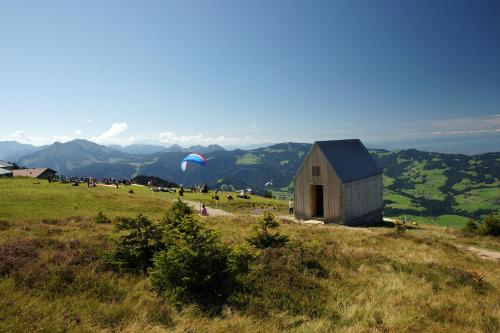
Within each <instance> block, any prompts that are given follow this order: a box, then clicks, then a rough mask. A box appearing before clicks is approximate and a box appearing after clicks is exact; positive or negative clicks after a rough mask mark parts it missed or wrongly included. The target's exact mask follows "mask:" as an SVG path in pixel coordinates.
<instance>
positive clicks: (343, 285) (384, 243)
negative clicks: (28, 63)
mask: <svg viewBox="0 0 500 333" xmlns="http://www.w3.org/2000/svg"><path fill="white" fill-rule="evenodd" d="M132 188H133V189H134V193H133V194H129V193H128V188H121V189H116V188H112V187H102V188H90V189H89V188H87V187H86V186H80V187H71V186H70V185H65V184H48V183H44V182H42V183H41V184H40V185H37V184H33V181H32V180H29V179H14V180H0V252H1V253H2V257H1V258H0V318H1V320H0V332H26V331H51V332H52V331H82V332H102V331H105V332H106V331H108V332H111V331H126V332H144V331H152V332H282V331H289V332H379V331H382V332H423V331H426V332H495V331H499V330H500V320H499V318H500V298H499V295H500V293H499V288H500V266H499V265H498V263H495V262H493V261H488V260H483V259H480V258H478V257H476V256H475V255H473V254H471V253H469V252H467V251H466V250H465V249H463V248H462V246H469V245H474V246H476V247H482V248H488V249H492V250H495V249H496V250H500V243H499V241H498V239H493V238H487V237H486V238H479V237H466V236H464V235H463V234H461V233H460V232H459V231H453V230H446V229H444V228H436V227H433V226H423V225H419V226H417V227H415V228H413V229H409V230H407V231H406V232H404V233H400V232H396V231H395V230H394V228H346V227H341V226H333V225H332V226H330V225H329V226H304V225H297V224H287V223H284V224H281V226H280V227H279V231H280V232H281V233H284V234H287V235H289V236H290V238H291V240H292V245H290V246H289V247H286V248H285V249H283V250H276V251H260V250H259V251H260V252H259V251H257V252H256V255H258V258H259V259H258V260H257V261H256V262H255V263H254V264H253V266H252V270H253V272H254V273H253V275H251V276H250V277H249V278H248V280H249V281H246V282H245V283H249V284H248V287H247V288H250V286H252V288H253V289H250V290H252V292H251V293H248V292H247V293H246V294H244V295H246V296H245V300H246V302H245V303H244V304H245V305H244V306H243V305H242V303H241V299H240V300H239V301H237V300H236V301H235V300H233V301H231V302H229V303H228V304H227V305H226V306H225V308H224V309H223V311H222V313H221V314H218V315H215V316H209V315H207V314H205V313H203V312H202V311H201V310H199V309H198V308H197V307H196V306H187V307H181V308H177V307H175V306H173V305H172V304H170V303H169V302H168V301H164V300H162V299H160V298H158V297H157V296H156V295H155V294H154V292H153V291H152V289H151V286H150V284H149V281H148V279H147V277H145V276H143V275H137V274H132V273H126V272H121V271H118V270H115V269H112V268H110V267H109V266H107V264H106V263H105V262H104V261H103V259H102V253H103V251H106V250H107V249H109V248H110V247H111V246H112V244H113V239H114V238H115V237H116V236H117V234H116V232H115V230H114V229H113V225H112V224H96V223H94V222H93V220H92V217H93V216H95V215H96V214H97V212H98V211H103V212H104V213H105V214H107V215H108V216H111V217H112V216H118V215H128V216H131V215H134V214H136V213H139V212H142V213H144V214H146V215H148V216H150V217H152V218H155V219H158V218H160V217H161V216H162V215H163V213H164V212H165V211H166V210H167V209H168V208H169V206H170V205H171V200H173V199H174V198H175V195H171V194H166V193H153V194H152V193H151V192H149V191H147V190H146V189H144V188H140V187H132ZM188 195H189V194H188ZM397 195H398V194H394V195H393V197H392V198H393V199H394V200H396V199H397V197H396V196H397ZM197 196H198V197H197V198H200V197H199V196H200V195H199V194H197ZM188 198H189V197H188ZM255 201H256V202H259V203H260V204H269V205H271V206H272V205H274V204H276V202H274V201H268V200H266V199H264V198H259V199H258V200H255ZM403 201H404V200H403V199H401V202H402V203H401V204H402V205H406V206H405V208H412V203H411V202H403ZM237 204H238V202H235V203H234V205H237ZM225 205H226V207H229V206H230V205H233V203H230V202H226V203H225ZM252 210H253V208H252V209H248V210H244V209H236V210H234V211H238V212H243V213H242V214H238V215H235V216H229V217H210V218H207V219H204V222H205V223H206V225H208V226H209V228H212V229H215V230H217V231H218V232H219V234H220V236H221V238H222V241H223V242H224V243H226V244H232V245H238V246H247V245H245V244H247V242H246V240H245V239H246V237H248V235H249V233H250V232H251V230H252V228H251V225H252V223H253V222H254V221H255V219H256V217H253V216H251V215H249V213H251V211H252ZM297 249H300V251H298V252H297ZM307 255H309V256H312V258H314V259H315V261H311V262H314V263H315V265H319V266H314V267H316V268H315V269H312V268H307V267H310V266H304V267H303V268H300V269H297V268H296V267H295V266H294V263H296V262H301V261H300V260H301V259H300V258H303V256H307ZM300 267H302V266H300ZM318 267H319V268H318ZM482 275H484V278H482V279H481V276H482Z"/></svg>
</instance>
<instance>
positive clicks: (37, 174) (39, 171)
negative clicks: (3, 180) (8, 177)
mask: <svg viewBox="0 0 500 333" xmlns="http://www.w3.org/2000/svg"><path fill="white" fill-rule="evenodd" d="M13 172H14V177H32V178H38V179H49V177H54V176H55V175H56V173H57V171H55V170H52V169H49V168H34V169H19V170H14V171H13Z"/></svg>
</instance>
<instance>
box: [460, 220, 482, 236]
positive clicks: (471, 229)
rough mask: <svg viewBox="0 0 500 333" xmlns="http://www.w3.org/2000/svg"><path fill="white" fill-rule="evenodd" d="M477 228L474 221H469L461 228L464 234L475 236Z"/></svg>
mask: <svg viewBox="0 0 500 333" xmlns="http://www.w3.org/2000/svg"><path fill="white" fill-rule="evenodd" d="M478 228H479V226H478V225H477V223H476V221H474V220H473V219H469V220H468V221H467V223H466V224H465V226H464V227H463V230H464V231H465V232H466V233H469V234H475V233H477V232H478Z"/></svg>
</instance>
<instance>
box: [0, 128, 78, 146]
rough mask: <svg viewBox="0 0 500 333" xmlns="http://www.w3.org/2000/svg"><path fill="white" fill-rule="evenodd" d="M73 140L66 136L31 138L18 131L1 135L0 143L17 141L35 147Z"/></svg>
mask: <svg viewBox="0 0 500 333" xmlns="http://www.w3.org/2000/svg"><path fill="white" fill-rule="evenodd" d="M73 139H74V138H72V137H69V136H66V135H55V136H33V135H30V134H28V133H26V132H25V131H24V130H18V131H15V132H14V133H10V134H6V135H1V136H0V141H17V142H19V143H26V144H31V145H35V146H41V145H47V144H52V143H54V142H56V141H58V142H67V141H71V140H73Z"/></svg>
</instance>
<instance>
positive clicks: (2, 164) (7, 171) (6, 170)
mask: <svg viewBox="0 0 500 333" xmlns="http://www.w3.org/2000/svg"><path fill="white" fill-rule="evenodd" d="M12 170H14V164H11V163H9V162H6V161H2V160H0V177H12Z"/></svg>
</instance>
